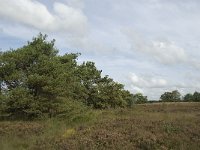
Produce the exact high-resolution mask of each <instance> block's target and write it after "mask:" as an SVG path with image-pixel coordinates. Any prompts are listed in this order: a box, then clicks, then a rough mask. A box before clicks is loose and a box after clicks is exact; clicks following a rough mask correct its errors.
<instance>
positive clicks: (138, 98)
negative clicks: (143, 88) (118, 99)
mask: <svg viewBox="0 0 200 150" xmlns="http://www.w3.org/2000/svg"><path fill="white" fill-rule="evenodd" d="M134 99H135V103H136V104H144V103H147V102H148V99H147V96H143V95H142V93H137V94H135V95H134Z"/></svg>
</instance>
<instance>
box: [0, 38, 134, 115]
mask: <svg viewBox="0 0 200 150" xmlns="http://www.w3.org/2000/svg"><path fill="white" fill-rule="evenodd" d="M46 38H47V36H46V35H42V34H40V35H39V36H38V37H36V38H33V40H32V41H31V42H28V43H27V44H26V45H25V46H23V47H21V48H18V49H16V50H9V51H6V52H1V53H0V111H1V112H2V113H6V114H8V115H10V116H12V117H20V118H34V117H41V116H49V117H52V116H56V115H61V114H62V113H66V112H69V111H68V110H70V109H71V108H70V107H74V106H75V105H71V104H72V103H76V104H77V103H80V106H82V103H84V104H85V106H90V107H93V108H98V109H102V108H116V107H126V106H131V105H132V101H133V95H132V94H131V93H130V92H129V91H126V90H124V86H123V85H122V84H120V83H117V82H115V81H114V80H113V79H111V78H109V77H108V76H102V75H101V70H98V69H97V68H96V66H95V63H94V62H83V63H82V64H80V65H78V63H77V58H78V56H79V55H80V54H78V53H72V54H65V55H62V56H61V55H58V50H57V49H56V48H55V47H54V42H55V40H52V41H50V42H49V41H47V39H46Z"/></svg>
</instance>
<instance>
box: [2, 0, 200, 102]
mask: <svg viewBox="0 0 200 150" xmlns="http://www.w3.org/2000/svg"><path fill="white" fill-rule="evenodd" d="M39 32H42V33H46V34H48V36H49V39H56V47H57V48H58V49H59V50H60V54H64V53H69V52H81V53H82V56H81V57H80V59H79V61H84V60H90V61H94V62H95V63H96V65H97V67H98V69H101V70H103V74H104V75H109V76H110V77H112V78H114V79H115V81H118V82H121V83H123V84H124V85H125V88H126V89H128V90H130V91H131V92H133V93H137V92H141V93H143V94H145V95H147V96H148V97H149V99H159V97H160V95H161V94H162V93H163V92H165V91H171V90H175V89H178V90H179V91H180V92H181V93H182V94H185V93H187V92H194V91H196V90H197V91H200V59H199V58H200V42H199V41H200V1H199V0H17V1H16V0H0V51H5V50H8V49H10V48H18V47H21V46H23V45H24V44H26V42H27V41H28V40H31V39H32V37H33V36H36V35H37V34H38V33H39Z"/></svg>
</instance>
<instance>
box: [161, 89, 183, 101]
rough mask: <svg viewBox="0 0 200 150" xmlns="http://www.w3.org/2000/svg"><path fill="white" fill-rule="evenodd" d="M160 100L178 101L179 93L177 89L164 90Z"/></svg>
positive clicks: (179, 98) (179, 99)
mask: <svg viewBox="0 0 200 150" xmlns="http://www.w3.org/2000/svg"><path fill="white" fill-rule="evenodd" d="M160 100H161V101H163V102H178V101H181V94H180V93H179V91H177V90H175V91H172V92H165V93H164V94H162V95H161V97H160Z"/></svg>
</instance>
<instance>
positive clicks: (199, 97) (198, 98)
mask: <svg viewBox="0 0 200 150" xmlns="http://www.w3.org/2000/svg"><path fill="white" fill-rule="evenodd" d="M193 101H194V102H200V93H199V92H194V94H193Z"/></svg>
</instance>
